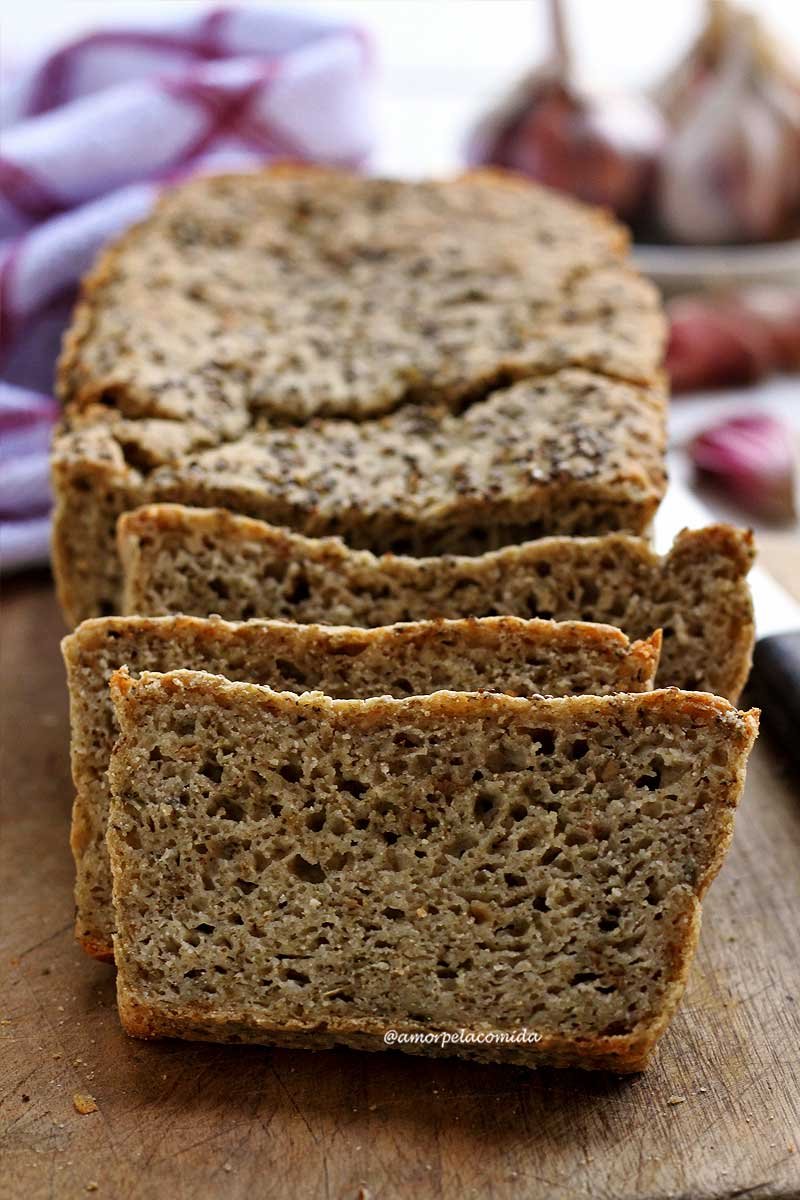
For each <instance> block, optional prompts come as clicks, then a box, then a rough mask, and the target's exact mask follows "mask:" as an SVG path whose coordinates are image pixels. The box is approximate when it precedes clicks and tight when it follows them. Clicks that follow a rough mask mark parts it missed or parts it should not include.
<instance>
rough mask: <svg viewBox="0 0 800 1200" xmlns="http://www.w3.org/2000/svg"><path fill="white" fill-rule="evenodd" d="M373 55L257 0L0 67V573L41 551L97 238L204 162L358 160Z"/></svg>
mask: <svg viewBox="0 0 800 1200" xmlns="http://www.w3.org/2000/svg"><path fill="white" fill-rule="evenodd" d="M370 65H371V59H370V51H369V47H368V45H367V42H366V40H365V37H364V35H363V34H362V32H361V31H360V30H359V29H357V28H355V27H354V26H352V25H350V24H346V23H342V22H337V21H335V20H332V19H328V18H325V17H317V16H312V15H309V14H307V13H301V12H293V11H287V10H278V9H268V8H262V7H261V6H253V7H246V8H226V9H217V10H214V11H213V12H205V13H198V12H192V13H188V14H187V15H186V16H185V17H181V18H179V19H177V20H176V19H174V18H173V19H171V20H169V21H168V22H167V21H164V22H160V23H155V22H151V23H150V24H148V25H146V26H145V25H143V26H140V27H135V28H134V27H127V26H126V27H125V28H122V27H119V28H117V27H114V28H110V29H104V30H101V31H98V32H96V33H91V34H88V35H87V36H85V37H82V38H80V39H78V40H77V41H74V42H71V43H69V44H68V45H65V46H63V47H61V48H60V49H58V50H56V51H55V52H54V53H52V54H50V55H48V56H47V57H46V58H44V59H43V60H42V61H40V62H38V63H36V64H34V65H33V66H32V67H30V68H29V69H25V70H21V71H19V72H18V73H16V74H14V73H13V72H12V73H11V74H10V78H7V79H6V80H5V81H4V84H3V89H2V96H1V97H0V98H1V99H2V153H0V380H2V383H0V565H2V567H3V569H4V570H13V569H18V568H20V567H24V566H28V565H32V564H34V563H37V562H44V561H46V560H47V545H48V527H49V517H48V513H49V508H50V493H49V487H48V472H47V447H48V443H49V438H50V433H51V430H52V427H53V425H54V423H55V420H56V416H57V412H58V406H57V405H56V403H55V402H54V400H53V398H52V380H53V371H54V366H55V360H56V357H57V354H58V348H59V343H60V339H61V334H62V331H63V329H64V326H65V324H66V323H67V321H68V320H69V313H70V310H71V307H72V304H73V302H74V298H75V290H76V285H77V282H78V280H79V279H80V277H81V275H83V274H84V272H85V271H86V270H87V269H88V267H89V266H90V264H91V262H92V260H93V259H94V257H95V255H96V254H97V251H98V250H99V249H100V247H101V246H102V245H103V244H104V243H105V242H106V241H107V240H108V239H109V238H112V237H114V236H116V235H117V234H118V233H120V232H121V231H122V230H124V229H125V228H126V227H127V226H128V225H130V224H131V222H133V221H136V220H138V219H139V218H140V217H142V216H143V215H144V214H146V213H147V212H148V210H149V209H150V208H151V206H152V204H153V201H154V199H155V197H156V196H157V194H158V191H159V189H160V188H161V187H163V186H165V185H167V184H169V183H170V182H174V181H175V180H177V179H180V178H183V177H185V176H187V175H189V174H193V173H195V172H198V171H215V170H228V169H237V170H241V169H248V168H252V167H255V166H257V165H259V164H261V163H263V162H268V161H270V160H273V159H276V158H281V159H293V160H295V161H313V162H324V163H328V164H332V165H338V166H347V167H358V166H360V165H362V164H364V162H365V161H366V158H367V155H368V153H369V150H370V143H371V133H370V120H369V109H370V103H369V95H370V75H371V70H370ZM6 74H7V75H8V74H9V72H8V71H7V72H6Z"/></svg>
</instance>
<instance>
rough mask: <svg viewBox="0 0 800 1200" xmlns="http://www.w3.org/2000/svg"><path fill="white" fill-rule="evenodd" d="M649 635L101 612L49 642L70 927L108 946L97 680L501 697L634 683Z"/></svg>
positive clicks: (101, 707)
mask: <svg viewBox="0 0 800 1200" xmlns="http://www.w3.org/2000/svg"><path fill="white" fill-rule="evenodd" d="M659 645H660V634H655V635H654V636H652V637H651V638H650V639H649V640H648V641H646V642H635V643H633V644H632V645H631V644H630V643H629V642H628V639H627V638H626V637H625V636H624V635H623V634H622V633H620V632H619V630H617V629H612V628H610V627H608V626H600V625H584V624H580V623H578V622H574V623H569V622H566V623H564V624H556V623H555V622H552V621H520V620H516V619H514V618H511V617H496V618H489V619H486V620H480V621H479V620H465V621H438V622H437V621H430V622H420V623H418V624H411V625H396V626H392V627H390V628H384V629H371V630H365V629H347V628H341V627H339V628H333V627H330V626H328V627H322V626H317V625H295V624H285V623H283V622H280V621H250V622H247V623H246V624H243V625H233V624H229V623H228V622H226V621H222V620H219V619H214V620H198V619H197V618H194V617H162V618H150V619H148V618H137V617H101V618H98V619H96V620H91V621H86V622H84V623H83V624H82V625H80V626H79V627H78V629H76V630H75V632H74V633H73V634H71V635H70V636H69V637H67V638H65V639H64V641H63V642H62V650H63V654H64V661H65V664H66V668H67V681H68V684H69V694H70V716H71V725H72V776H73V780H74V783H75V791H76V795H75V803H74V806H73V811H72V836H71V841H72V852H73V855H74V857H75V865H76V872H77V876H76V885H75V902H76V910H77V916H76V926H75V931H76V937H77V938H78V941H79V942H80V943H81V944H82V946H83V947H84V949H85V950H86V951H87V952H88V953H89V954H92V955H94V956H95V957H99V958H110V957H111V956H112V954H113V950H112V945H111V937H112V932H113V919H112V913H111V879H110V875H109V868H108V853H107V851H106V844H105V835H106V825H107V822H108V780H107V770H108V761H109V758H110V755H111V749H112V746H113V744H114V739H115V738H116V736H117V733H118V730H117V724H116V721H115V719H114V713H113V708H112V704H111V698H110V696H109V692H108V681H109V679H110V677H111V675H112V674H113V672H114V671H115V670H116V669H117V668H118V667H121V666H123V665H127V666H128V667H129V668H130V670H131V671H134V672H138V671H143V670H151V671H170V670H174V669H177V668H180V667H186V668H189V669H197V670H206V671H209V672H213V673H215V674H219V675H224V676H226V677H227V678H229V679H243V680H247V681H250V682H253V683H264V684H269V685H270V686H271V687H272V688H274V689H275V690H276V691H284V690H285V691H291V692H301V691H309V690H312V691H314V690H320V691H323V692H326V693H327V694H328V695H330V696H343V697H362V696H374V695H384V694H385V695H391V696H410V695H414V694H415V693H427V692H432V691H435V690H436V689H439V688H454V689H459V690H462V691H475V690H479V689H482V688H486V689H491V690H501V691H506V692H510V693H512V694H514V695H529V694H531V693H536V692H538V693H546V694H550V695H555V696H563V695H570V694H573V693H580V692H586V693H591V694H601V693H603V692H615V691H627V692H637V691H644V690H646V689H649V688H650V687H652V684H653V677H654V675H655V670H656V667H657V665H658V650H659Z"/></svg>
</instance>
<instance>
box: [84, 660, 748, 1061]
mask: <svg viewBox="0 0 800 1200" xmlns="http://www.w3.org/2000/svg"><path fill="white" fill-rule="evenodd" d="M112 694H113V697H114V702H115V706H116V711H117V716H118V719H119V722H120V727H121V736H120V739H119V741H118V742H117V745H116V747H115V750H114V753H113V755H112V760H111V767H110V779H111V787H112V794H113V799H112V806H111V816H110V823H109V832H108V843H109V850H110V854H111V864H112V873H113V881H114V906H115V918H116V930H117V932H116V937H115V952H116V958H117V965H118V1000H119V1007H120V1014H121V1017H122V1022H123V1025H124V1027H125V1028H126V1030H127V1031H128V1032H129V1033H131V1034H134V1035H136V1036H139V1037H154V1036H159V1035H168V1036H177V1037H185V1038H200V1039H206V1040H218V1041H235V1042H267V1043H273V1042H275V1043H279V1044H288V1045H295V1046H301V1045H307V1046H312V1047H324V1046H330V1045H333V1044H337V1043H342V1044H345V1045H349V1046H355V1047H360V1048H365V1049H379V1048H382V1047H383V1046H384V1037H385V1034H386V1033H387V1031H390V1030H391V1031H395V1033H396V1034H397V1035H399V1036H398V1037H397V1040H396V1043H395V1044H396V1045H397V1047H398V1048H400V1049H404V1050H410V1051H413V1052H417V1053H430V1054H441V1053H458V1054H466V1055H469V1056H471V1057H479V1058H486V1059H495V1060H499V1061H509V1062H517V1063H523V1064H528V1065H537V1064H547V1063H550V1064H556V1065H576V1066H582V1067H602V1068H611V1069H614V1070H618V1071H632V1070H639V1069H641V1068H642V1067H644V1066H645V1065H646V1063H647V1060H648V1057H649V1055H650V1053H651V1052H652V1049H653V1047H654V1045H655V1042H656V1040H657V1038H658V1037H659V1036H660V1034H661V1033H662V1032H663V1030H664V1029H665V1027H666V1025H667V1023H668V1021H669V1019H670V1017H671V1016H672V1013H673V1012H674V1009H675V1007H676V1005H677V1003H678V1001H679V999H680V996H681V993H682V991H683V987H684V983H685V980H686V975H687V972H688V968H689V963H690V959H691V956H692V952H693V950H694V946H695V943H696V939H697V935H698V927H699V916H700V903H699V902H700V898H701V897H702V895H703V894H704V892H705V890H706V888H707V887H708V885H709V883H710V882H711V880H712V879H713V877H714V875H715V874H716V872H717V870H718V869H719V866H720V864H721V861H722V858H723V856H724V853H725V850H726V848H727V846H728V843H729V841H730V838H731V835H732V829H733V815H734V809H735V806H736V803H737V800H738V797H739V794H740V791H741V788H742V783H743V779H744V769H745V762H746V758H747V754H748V751H749V749H750V746H751V744H752V741H753V738H754V737H755V734H756V729H757V713H755V712H750V713H739V712H737V711H736V710H735V709H733V708H732V707H731V705H730V704H728V703H727V701H725V700H722V699H718V698H716V697H712V696H709V695H706V694H697V693H694V694H693V693H681V692H679V691H677V690H674V689H670V690H667V691H661V692H652V693H644V694H641V695H616V696H604V697H585V696H581V697H572V698H565V699H541V698H512V697H508V696H500V695H492V694H488V693H485V694H463V693H452V692H438V693H435V694H434V695H432V696H428V697H422V698H420V697H414V698H410V699H403V700H397V699H389V698H379V699H371V700H331V699H329V698H327V697H325V696H323V695H322V694H319V693H316V694H314V693H308V694H305V695H303V696H292V695H290V694H288V693H276V692H273V691H271V690H270V689H269V688H265V687H258V686H255V685H252V684H245V683H230V682H227V681H225V680H223V679H222V678H220V677H218V676H214V675H208V674H203V673H192V672H183V671H181V672H175V673H172V674H167V675H157V674H151V673H145V674H143V675H142V676H141V677H140V678H139V679H137V680H133V679H131V678H130V677H129V676H128V675H127V673H125V672H119V673H117V674H115V675H114V677H113V679H112ZM460 1030H462V1031H466V1033H467V1034H468V1035H470V1037H471V1038H472V1041H471V1043H469V1044H460V1043H458V1042H457V1041H453V1042H452V1044H450V1045H449V1046H448V1045H445V1044H444V1043H443V1040H442V1035H444V1034H448V1035H450V1037H453V1035H457V1033H458V1031H460ZM523 1030H524V1031H526V1032H527V1033H528V1035H530V1034H533V1035H535V1036H536V1037H538V1039H539V1040H538V1041H527V1042H522V1041H516V1042H514V1041H511V1042H510V1043H509V1042H508V1041H501V1040H500V1039H501V1038H503V1037H504V1036H505V1037H508V1036H509V1035H511V1037H513V1036H514V1035H516V1036H517V1037H519V1035H520V1032H521V1031H523ZM414 1038H417V1039H418V1040H416V1041H414V1040H413V1039H414ZM405 1039H408V1040H405ZM479 1039H480V1040H481V1044H478V1040H479Z"/></svg>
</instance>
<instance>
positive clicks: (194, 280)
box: [59, 166, 664, 441]
mask: <svg viewBox="0 0 800 1200" xmlns="http://www.w3.org/2000/svg"><path fill="white" fill-rule="evenodd" d="M627 250H628V237H627V233H626V232H625V230H624V229H623V228H622V227H621V226H619V225H617V224H616V223H615V222H614V221H612V220H611V219H610V218H609V217H608V215H607V214H605V213H602V212H600V211H598V210H595V209H590V208H587V207H586V206H584V205H581V204H579V203H577V202H576V201H574V200H571V199H568V198H567V197H566V196H562V195H558V194H557V193H555V192H551V191H548V190H547V189H545V188H541V187H538V186H536V185H534V184H530V183H527V182H525V181H524V180H522V179H521V178H520V177H518V176H516V177H515V176H512V175H505V174H503V173H502V172H499V171H478V172H474V173H471V174H467V175H464V176H462V177H461V178H459V179H452V180H428V181H419V182H411V181H402V180H386V179H368V178H365V177H364V176H360V175H352V174H347V173H344V172H335V171H325V170H320V169H318V168H309V167H300V166H292V167H289V166H284V167H278V168H275V167H273V168H271V169H268V170H266V171H263V172H248V173H246V174H239V175H224V176H221V175H217V176H213V177H209V176H205V177H201V178H195V179H193V180H190V181H189V182H188V183H185V184H183V185H182V186H180V187H177V188H174V189H173V190H171V191H169V192H166V193H165V194H164V196H163V197H162V199H161V201H160V203H159V204H158V206H157V207H156V209H155V211H154V212H153V214H152V216H150V217H149V218H148V219H147V220H145V221H143V222H141V223H140V224H139V225H137V226H135V227H134V228H133V229H131V230H130V231H129V232H128V233H127V234H126V235H125V236H124V237H123V238H121V239H120V240H119V241H118V242H117V243H116V244H115V245H113V246H111V248H110V249H108V250H107V251H106V252H105V253H104V254H103V255H102V256H101V258H100V259H99V261H98V262H97V264H96V265H95V267H94V269H93V270H92V272H91V274H90V275H89V276H88V277H87V279H86V280H85V282H84V287H83V292H82V296H81V300H80V303H79V305H78V307H77V310H76V312H75V317H74V321H73V325H72V328H71V330H70V331H69V333H68V335H67V338H66V340H65V344H64V352H63V355H62V359H61V363H60V368H59V386H60V392H61V395H62V397H63V399H64V401H65V403H67V404H74V405H77V406H79V407H86V406H87V405H91V404H94V403H97V402H100V403H102V404H111V405H113V406H114V407H115V408H116V409H118V411H119V412H120V413H122V414H123V415H124V416H126V417H132V418H134V419H138V418H141V417H147V418H164V419H167V420H177V421H179V422H182V423H188V424H189V425H190V426H191V427H192V429H194V430H195V431H196V435H197V436H198V437H202V436H205V437H206V438H212V439H215V440H216V441H222V440H230V439H231V438H235V437H239V436H240V435H241V434H243V433H245V432H246V431H247V430H248V429H249V428H250V427H251V425H252V423H253V420H254V419H255V418H263V419H264V420H266V421H267V422H269V423H272V422H274V421H276V420H277V421H280V422H289V423H301V422H304V421H307V420H309V419H310V418H312V417H314V416H318V415H324V416H347V417H365V416H375V415H379V414H380V413H385V412H389V411H391V410H392V409H394V408H397V407H398V406H399V405H400V404H402V403H405V402H407V401H412V402H415V403H418V402H426V401H437V402H438V401H441V402H444V403H446V404H448V405H450V406H459V405H460V404H461V403H463V401H464V399H465V398H473V397H474V396H475V394H476V392H486V391H488V390H491V388H493V387H495V386H497V384H498V383H504V382H508V381H509V379H514V378H520V377H522V376H531V375H539V374H543V373H546V372H550V371H553V370H554V369H557V368H560V367H563V366H566V365H570V364H572V365H576V366H585V367H589V368H591V369H593V370H600V371H601V372H603V373H605V374H608V375H613V376H614V377H616V378H620V379H630V380H632V381H634V382H637V383H645V384H646V383H649V382H650V381H651V380H652V378H653V376H654V375H655V373H656V372H657V370H658V367H659V365H660V358H661V350H662V347H663V339H664V321H663V317H662V314H661V309H660V305H659V301H658V296H657V293H656V291H655V289H654V288H653V286H652V285H651V284H649V283H647V282H645V281H644V280H643V279H642V278H640V277H639V276H638V275H637V274H636V273H635V271H634V270H633V268H632V267H631V266H630V265H629V263H628V262H627V261H626V259H627ZM154 296H157V297H158V303H157V304H154V303H153V297H154Z"/></svg>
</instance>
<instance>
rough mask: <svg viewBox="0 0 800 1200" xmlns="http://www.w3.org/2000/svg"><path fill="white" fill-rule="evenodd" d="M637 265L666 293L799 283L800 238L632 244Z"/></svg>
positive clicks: (798, 284)
mask: <svg viewBox="0 0 800 1200" xmlns="http://www.w3.org/2000/svg"><path fill="white" fill-rule="evenodd" d="M633 257H634V260H635V261H636V265H637V266H638V267H639V269H640V270H641V271H642V272H643V274H645V275H649V276H650V278H651V279H652V280H654V281H655V282H656V283H657V284H658V285H659V287H660V288H661V289H662V291H664V292H666V293H667V294H671V293H675V292H685V291H697V290H698V289H703V288H705V289H707V288H714V287H719V286H720V285H728V286H732V287H735V286H740V285H744V284H751V283H781V284H790V285H792V284H793V285H794V286H795V287H797V286H800V240H793V241H790V242H770V243H767V244H764V245H761V246H649V245H644V244H636V243H634V246H633Z"/></svg>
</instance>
